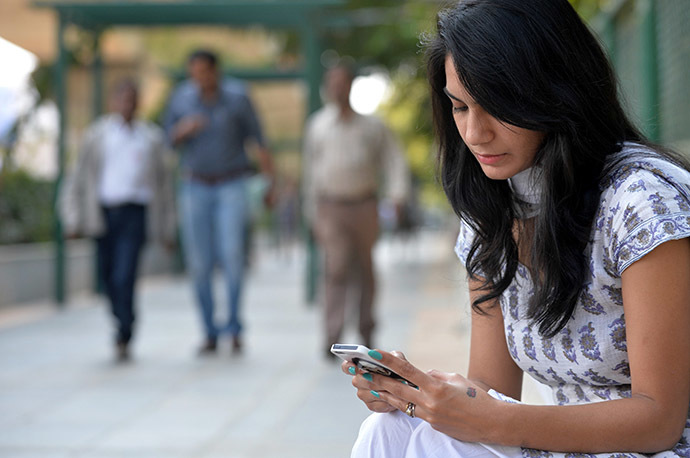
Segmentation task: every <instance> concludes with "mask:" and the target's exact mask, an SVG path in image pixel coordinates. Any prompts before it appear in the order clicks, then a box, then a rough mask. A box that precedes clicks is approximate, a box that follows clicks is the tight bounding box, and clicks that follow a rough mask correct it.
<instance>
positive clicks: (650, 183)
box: [603, 165, 690, 276]
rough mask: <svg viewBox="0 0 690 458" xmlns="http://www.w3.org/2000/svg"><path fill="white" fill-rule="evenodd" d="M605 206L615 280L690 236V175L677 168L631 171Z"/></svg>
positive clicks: (609, 193)
mask: <svg viewBox="0 0 690 458" xmlns="http://www.w3.org/2000/svg"><path fill="white" fill-rule="evenodd" d="M603 202H605V203H604V205H605V215H606V217H605V230H604V242H605V247H606V251H607V252H608V256H609V268H610V269H611V270H613V271H614V272H612V273H613V274H615V275H616V276H620V275H621V274H622V273H623V271H624V270H625V269H626V268H628V266H630V265H631V264H632V263H634V262H635V261H638V260H639V259H641V258H642V257H643V256H645V255H646V254H648V253H649V252H651V251H652V250H653V249H654V248H656V247H657V246H659V245H661V244H662V243H664V242H667V241H670V240H677V239H682V238H686V237H690V174H688V172H686V171H684V170H682V169H680V168H678V167H675V166H671V165H669V166H668V168H666V169H665V170H662V169H660V168H655V167H650V168H641V167H634V166H633V167H629V168H628V169H627V170H625V171H624V173H622V174H620V175H619V176H618V177H616V178H615V179H614V180H613V181H612V184H611V186H610V187H609V188H608V189H607V190H606V191H605V193H604V199H603Z"/></svg>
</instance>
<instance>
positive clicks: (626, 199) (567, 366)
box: [455, 144, 690, 458]
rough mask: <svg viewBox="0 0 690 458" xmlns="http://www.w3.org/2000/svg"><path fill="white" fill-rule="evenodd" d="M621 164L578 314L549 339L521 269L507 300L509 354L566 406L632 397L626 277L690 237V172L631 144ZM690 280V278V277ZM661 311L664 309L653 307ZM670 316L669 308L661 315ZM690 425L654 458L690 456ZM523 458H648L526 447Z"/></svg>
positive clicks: (608, 188) (461, 251)
mask: <svg viewBox="0 0 690 458" xmlns="http://www.w3.org/2000/svg"><path fill="white" fill-rule="evenodd" d="M612 159H613V160H620V162H619V163H618V164H617V165H616V166H615V167H614V168H613V170H612V171H611V172H610V173H608V175H607V176H606V177H605V178H604V179H603V180H602V182H601V184H600V186H601V188H602V194H601V200H600V205H599V209H598V211H597V214H596V217H595V221H594V226H593V229H592V234H591V238H590V240H592V241H591V242H590V243H589V244H588V245H587V254H588V258H589V267H590V273H589V276H588V278H587V280H586V284H585V287H584V290H583V292H582V295H581V298H580V301H579V303H578V305H577V307H576V309H575V312H574V314H573V316H572V318H571V319H570V321H569V322H568V324H567V326H566V327H565V328H564V329H563V330H562V331H560V332H559V333H558V334H557V335H556V336H554V337H553V338H543V337H541V336H540V335H539V332H538V327H537V326H534V325H533V324H531V323H530V322H529V321H528V320H527V319H526V318H525V311H526V309H527V303H528V298H529V297H530V295H531V294H532V290H533V284H532V282H531V280H530V276H529V272H528V270H527V269H526V268H525V267H524V266H523V265H520V266H519V267H518V270H517V273H516V276H515V278H514V280H513V282H512V283H511V285H510V286H509V287H508V288H507V289H506V290H505V292H504V293H503V295H502V296H501V300H500V304H501V310H502V312H503V318H504V326H505V333H506V340H507V342H508V350H509V351H510V354H511V356H512V358H513V360H514V361H515V362H516V363H517V365H518V366H520V368H522V370H524V371H525V372H527V373H529V374H530V375H531V376H532V377H534V378H535V379H536V380H538V381H539V382H541V383H544V384H547V385H549V386H550V387H551V388H552V390H553V397H554V402H555V403H557V404H559V405H572V404H583V403H589V402H598V401H604V400H611V399H620V398H626V397H630V395H631V391H630V367H629V364H628V353H627V345H626V335H625V332H626V331H625V315H624V313H623V298H622V291H621V274H622V272H623V271H624V270H625V269H626V268H627V267H628V266H630V265H631V264H632V263H633V262H635V261H637V260H639V259H640V258H642V257H643V256H644V255H646V254H647V253H649V252H650V251H652V250H653V249H654V248H656V247H657V246H658V245H660V244H661V243H663V242H666V241H669V240H675V239H681V238H686V237H690V173H689V172H688V171H686V170H684V169H682V168H680V167H677V166H676V165H674V164H671V163H670V162H668V161H667V160H666V159H664V158H662V157H660V156H659V155H657V154H656V153H653V152H651V151H649V150H648V149H646V148H645V147H642V146H639V145H635V144H626V145H625V147H624V148H623V150H622V151H621V152H620V153H617V154H616V155H614V157H613V158H612ZM473 237H474V234H473V232H472V230H471V228H470V227H469V226H468V225H467V224H464V223H463V224H462V226H461V230H460V234H459V237H458V242H457V245H456V248H455V250H456V253H457V254H458V256H459V257H460V259H461V260H462V262H463V263H466V261H467V253H468V252H469V248H470V244H471V242H472V238H473ZM688 281H690V279H688ZM650 306H654V307H659V308H661V307H662V306H663V304H650ZM660 312H661V313H663V311H662V310H660ZM689 443H690V420H689V421H686V427H685V431H684V433H683V437H682V438H681V440H680V442H678V444H677V445H676V446H675V447H674V448H673V449H672V450H669V451H666V452H662V453H659V454H657V455H654V456H659V457H667V456H668V457H672V456H684V457H690V445H689ZM522 455H523V456H526V457H530V456H553V457H567V458H576V457H587V456H592V457H594V456H596V457H615V458H618V457H642V456H648V455H642V454H634V453H604V454H598V455H588V454H574V453H568V454H563V453H550V452H544V451H539V450H531V449H523V450H522Z"/></svg>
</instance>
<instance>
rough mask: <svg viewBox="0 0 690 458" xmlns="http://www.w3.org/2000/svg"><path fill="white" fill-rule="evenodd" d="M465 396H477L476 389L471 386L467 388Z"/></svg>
mask: <svg viewBox="0 0 690 458" xmlns="http://www.w3.org/2000/svg"><path fill="white" fill-rule="evenodd" d="M467 396H469V397H471V398H476V397H477V390H475V389H474V388H472V387H469V388H467Z"/></svg>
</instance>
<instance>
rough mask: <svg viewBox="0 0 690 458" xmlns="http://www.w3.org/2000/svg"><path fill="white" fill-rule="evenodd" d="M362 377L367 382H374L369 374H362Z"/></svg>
mask: <svg viewBox="0 0 690 458" xmlns="http://www.w3.org/2000/svg"><path fill="white" fill-rule="evenodd" d="M362 377H364V379H365V380H366V381H367V382H373V381H374V377H372V376H371V374H369V373H366V374H362Z"/></svg>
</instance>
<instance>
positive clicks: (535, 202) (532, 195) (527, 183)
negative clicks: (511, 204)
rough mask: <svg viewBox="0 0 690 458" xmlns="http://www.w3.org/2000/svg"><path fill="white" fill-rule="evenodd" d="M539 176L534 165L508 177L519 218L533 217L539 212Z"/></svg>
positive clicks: (540, 196) (539, 172)
mask: <svg viewBox="0 0 690 458" xmlns="http://www.w3.org/2000/svg"><path fill="white" fill-rule="evenodd" d="M540 178H541V170H539V168H538V167H536V166H535V167H530V168H528V169H526V170H523V171H522V172H520V173H518V174H516V175H515V176H513V177H511V178H508V185H509V186H510V189H511V190H512V191H513V196H514V198H515V199H514V200H515V203H516V209H517V214H518V217H519V218H521V219H527V218H533V217H535V216H537V214H538V213H539V207H540V206H541V202H542V189H541V186H540V184H541V183H540V181H541V180H540Z"/></svg>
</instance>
